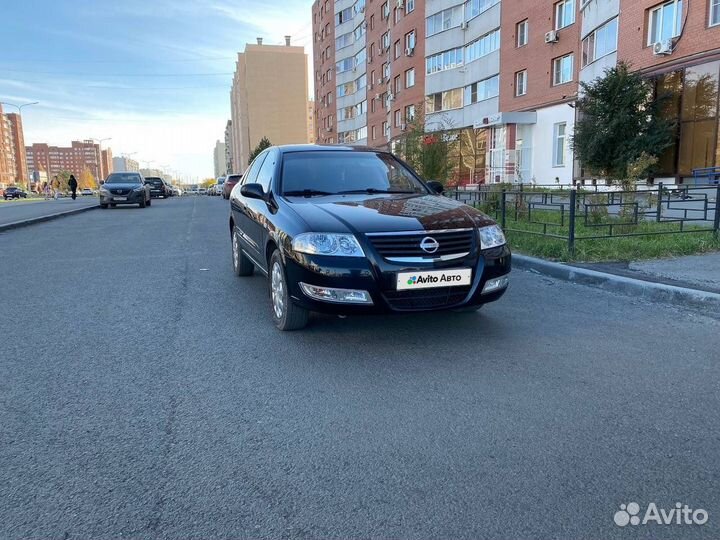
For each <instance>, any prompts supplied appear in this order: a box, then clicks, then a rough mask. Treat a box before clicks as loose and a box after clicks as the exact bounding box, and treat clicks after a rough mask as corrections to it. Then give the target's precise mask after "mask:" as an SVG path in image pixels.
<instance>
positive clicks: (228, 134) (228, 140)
mask: <svg viewBox="0 0 720 540" xmlns="http://www.w3.org/2000/svg"><path fill="white" fill-rule="evenodd" d="M232 156H233V139H232V120H228V121H227V124H225V170H226V171H227V172H228V173H234V172H237V171H235V169H234V167H233V157H232ZM239 172H242V170H240V171H239Z"/></svg>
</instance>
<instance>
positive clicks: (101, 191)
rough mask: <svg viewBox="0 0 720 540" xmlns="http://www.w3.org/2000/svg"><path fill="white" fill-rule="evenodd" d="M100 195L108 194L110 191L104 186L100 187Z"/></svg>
mask: <svg viewBox="0 0 720 540" xmlns="http://www.w3.org/2000/svg"><path fill="white" fill-rule="evenodd" d="M100 195H110V192H109V191H108V190H107V189H105V188H100Z"/></svg>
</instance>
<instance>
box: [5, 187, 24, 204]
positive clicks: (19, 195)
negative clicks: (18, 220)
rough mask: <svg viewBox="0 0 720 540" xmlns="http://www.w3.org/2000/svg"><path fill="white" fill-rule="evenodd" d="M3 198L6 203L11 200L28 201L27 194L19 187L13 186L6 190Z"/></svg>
mask: <svg viewBox="0 0 720 540" xmlns="http://www.w3.org/2000/svg"><path fill="white" fill-rule="evenodd" d="M3 198H4V199H5V200H6V201H7V200H9V199H27V193H26V192H24V191H23V190H22V189H20V188H19V187H14V186H11V187H9V188H5V191H4V192H3Z"/></svg>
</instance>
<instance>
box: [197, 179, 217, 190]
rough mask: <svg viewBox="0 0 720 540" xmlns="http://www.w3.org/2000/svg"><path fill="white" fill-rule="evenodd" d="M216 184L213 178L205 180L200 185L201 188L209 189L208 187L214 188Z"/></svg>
mask: <svg viewBox="0 0 720 540" xmlns="http://www.w3.org/2000/svg"><path fill="white" fill-rule="evenodd" d="M216 183H217V180H215V179H214V178H206V179H205V180H203V181H202V182H201V183H200V186H201V187H204V188H209V187H210V186H214V185H215V184H216Z"/></svg>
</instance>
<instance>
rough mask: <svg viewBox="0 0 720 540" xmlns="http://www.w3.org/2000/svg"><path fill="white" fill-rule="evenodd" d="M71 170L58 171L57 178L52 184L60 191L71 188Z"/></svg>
mask: <svg viewBox="0 0 720 540" xmlns="http://www.w3.org/2000/svg"><path fill="white" fill-rule="evenodd" d="M70 174H71V173H70V171H60V172H59V173H57V177H56V178H57V180H56V179H54V178H53V179H52V180H51V182H52V186H53V187H54V188H55V189H57V190H60V191H67V190H68V189H70V186H68V180H70Z"/></svg>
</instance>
